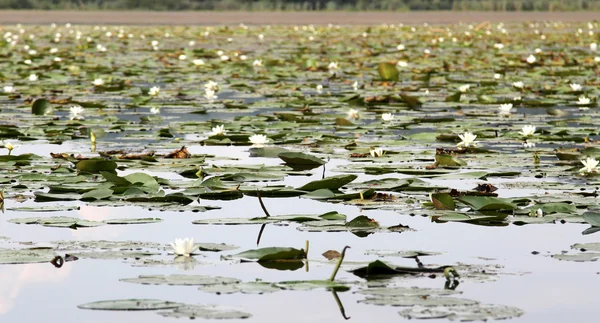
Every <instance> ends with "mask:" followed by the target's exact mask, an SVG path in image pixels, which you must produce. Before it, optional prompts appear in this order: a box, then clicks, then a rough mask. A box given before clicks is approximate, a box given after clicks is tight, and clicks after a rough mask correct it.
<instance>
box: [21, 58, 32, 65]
mask: <svg viewBox="0 0 600 323" xmlns="http://www.w3.org/2000/svg"><path fill="white" fill-rule="evenodd" d="M31 63H33V62H32V61H31V60H30V59H26V60H24V61H23V64H25V65H31Z"/></svg>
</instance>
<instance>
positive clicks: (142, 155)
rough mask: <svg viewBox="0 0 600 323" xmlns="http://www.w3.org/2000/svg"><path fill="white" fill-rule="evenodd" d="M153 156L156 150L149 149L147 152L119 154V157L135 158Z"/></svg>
mask: <svg viewBox="0 0 600 323" xmlns="http://www.w3.org/2000/svg"><path fill="white" fill-rule="evenodd" d="M152 156H154V152H153V151H149V152H147V153H141V154H124V155H121V156H119V159H128V160H134V159H142V158H143V157H152Z"/></svg>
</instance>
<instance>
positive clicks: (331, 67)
mask: <svg viewBox="0 0 600 323" xmlns="http://www.w3.org/2000/svg"><path fill="white" fill-rule="evenodd" d="M327 68H328V69H329V73H331V74H335V72H337V71H338V70H339V69H340V67H339V66H338V63H337V62H331V63H329V65H327Z"/></svg>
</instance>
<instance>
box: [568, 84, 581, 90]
mask: <svg viewBox="0 0 600 323" xmlns="http://www.w3.org/2000/svg"><path fill="white" fill-rule="evenodd" d="M569 86H570V87H571V90H573V91H581V85H580V84H577V83H571V84H569Z"/></svg>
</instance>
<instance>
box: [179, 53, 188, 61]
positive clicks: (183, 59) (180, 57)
mask: <svg viewBox="0 0 600 323" xmlns="http://www.w3.org/2000/svg"><path fill="white" fill-rule="evenodd" d="M186 59H187V56H186V55H184V54H181V55H179V60H180V61H185V60H186Z"/></svg>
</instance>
